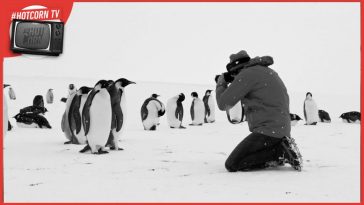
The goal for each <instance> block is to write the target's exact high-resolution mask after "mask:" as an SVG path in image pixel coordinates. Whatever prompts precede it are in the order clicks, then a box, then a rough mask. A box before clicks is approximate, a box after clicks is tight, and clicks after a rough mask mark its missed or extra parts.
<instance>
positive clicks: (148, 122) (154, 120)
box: [143, 100, 159, 130]
mask: <svg viewBox="0 0 364 205" xmlns="http://www.w3.org/2000/svg"><path fill="white" fill-rule="evenodd" d="M155 103H156V102H155V101H153V100H152V101H150V102H149V103H148V105H147V110H148V116H147V118H146V119H145V120H144V121H143V125H144V128H145V129H147V130H149V129H150V128H151V127H153V126H154V125H157V124H158V123H159V117H158V109H157V106H156V104H155Z"/></svg>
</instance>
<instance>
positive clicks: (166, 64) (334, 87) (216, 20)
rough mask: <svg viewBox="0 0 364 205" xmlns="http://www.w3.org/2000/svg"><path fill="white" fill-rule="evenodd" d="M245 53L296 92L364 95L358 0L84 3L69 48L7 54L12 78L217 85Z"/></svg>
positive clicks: (73, 21)
mask: <svg viewBox="0 0 364 205" xmlns="http://www.w3.org/2000/svg"><path fill="white" fill-rule="evenodd" d="M241 49H244V50H247V52H248V54H249V55H250V56H251V57H255V56H262V55H271V56H272V57H273V58H274V60H275V64H274V65H273V66H271V68H273V69H274V70H276V71H277V72H278V73H279V75H280V76H281V78H282V79H283V81H284V82H285V83H286V86H287V88H288V89H289V90H298V91H311V92H313V93H315V92H325V91H328V90H331V91H335V92H338V93H344V92H348V91H349V92H354V93H357V95H358V96H360V93H359V92H360V4H359V3H77V4H74V7H73V10H72V13H71V16H70V18H69V20H68V22H67V24H66V31H65V39H64V53H63V54H61V56H60V57H56V58H55V57H42V58H39V57H38V58H30V57H27V56H22V57H16V58H8V59H6V60H5V61H4V68H5V81H6V75H41V76H61V77H69V76H74V77H86V78H111V79H117V78H120V77H126V78H128V79H130V80H134V81H160V82H183V83H197V84H213V82H214V81H213V79H214V76H215V75H216V74H219V73H221V72H224V71H225V65H226V63H227V62H228V60H229V59H228V58H229V55H230V54H231V53H235V52H238V51H239V50H241ZM358 99H359V98H358Z"/></svg>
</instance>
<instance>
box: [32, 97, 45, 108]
mask: <svg viewBox="0 0 364 205" xmlns="http://www.w3.org/2000/svg"><path fill="white" fill-rule="evenodd" d="M33 106H38V107H44V100H43V96H41V95H36V96H35V97H34V99H33Z"/></svg>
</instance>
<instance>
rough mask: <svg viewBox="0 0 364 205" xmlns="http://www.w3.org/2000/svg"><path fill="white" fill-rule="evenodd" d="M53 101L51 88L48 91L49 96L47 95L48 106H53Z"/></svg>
mask: <svg viewBox="0 0 364 205" xmlns="http://www.w3.org/2000/svg"><path fill="white" fill-rule="evenodd" d="M53 99H54V95H53V89H52V88H50V89H48V91H47V94H46V101H47V103H48V104H52V103H53Z"/></svg>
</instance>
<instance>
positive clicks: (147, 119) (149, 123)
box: [140, 93, 165, 130]
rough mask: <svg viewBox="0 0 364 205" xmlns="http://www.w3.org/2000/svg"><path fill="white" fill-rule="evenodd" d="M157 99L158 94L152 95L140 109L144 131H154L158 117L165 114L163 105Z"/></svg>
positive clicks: (157, 123)
mask: <svg viewBox="0 0 364 205" xmlns="http://www.w3.org/2000/svg"><path fill="white" fill-rule="evenodd" d="M158 97H159V95H158V94H155V93H154V94H152V96H151V97H149V98H147V99H146V100H145V101H144V103H143V105H142V107H141V109H140V115H141V118H142V123H143V127H144V130H156V129H157V126H158V125H159V117H161V116H163V115H164V113H165V107H164V104H163V103H162V102H161V101H159V100H158V99H157V98H158Z"/></svg>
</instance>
